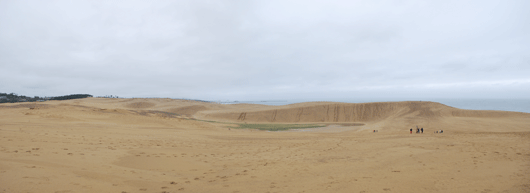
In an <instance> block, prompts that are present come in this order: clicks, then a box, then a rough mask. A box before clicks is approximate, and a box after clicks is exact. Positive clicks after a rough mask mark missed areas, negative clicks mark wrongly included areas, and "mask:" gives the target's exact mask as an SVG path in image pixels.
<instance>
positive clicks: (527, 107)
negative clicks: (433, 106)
mask: <svg viewBox="0 0 530 193" xmlns="http://www.w3.org/2000/svg"><path fill="white" fill-rule="evenodd" d="M314 101H327V102H345V103H368V102H395V101H420V100H419V99H416V100H406V99H333V100H303V99H299V100H260V101H226V102H220V103H223V104H236V103H250V104H262V105H288V104H293V103H301V102H314ZM421 101H431V102H438V103H442V104H444V105H447V106H451V107H455V108H459V109H469V110H498V111H515V112H524V113H530V99H423V100H421Z"/></svg>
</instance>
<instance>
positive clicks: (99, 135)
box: [0, 98, 530, 192]
mask: <svg viewBox="0 0 530 193" xmlns="http://www.w3.org/2000/svg"><path fill="white" fill-rule="evenodd" d="M205 120H208V121H210V122H206V121H205ZM211 121H216V122H211ZM237 123H260V124H264V123H270V124H278V123H283V124H285V123H317V124H326V125H328V126H327V127H323V128H313V129H299V130H291V131H283V132H267V131H259V130H247V129H233V128H234V126H235V125H236V124H237ZM351 123H359V124H351ZM360 125H362V126H360ZM416 125H417V126H419V127H423V128H424V129H425V133H424V134H409V129H410V128H415V127H416ZM228 128H232V129H230V130H229V129H228ZM441 129H443V130H444V133H443V134H436V133H434V131H436V130H441ZM373 130H378V131H379V132H377V133H373V132H372V131H373ZM0 192H530V114H528V113H518V112H502V111H472V110H462V109H457V108H453V107H449V106H445V105H443V104H439V103H433V102H385V103H362V104H351V103H331V102H312V103H299V104H291V105H285V106H266V105H253V104H235V105H222V104H215V103H204V102H198V101H187V100H172V99H99V98H87V99H82V100H69V101H49V102H43V103H18V104H0Z"/></svg>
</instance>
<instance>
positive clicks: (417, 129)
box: [410, 125, 444, 134]
mask: <svg viewBox="0 0 530 193" xmlns="http://www.w3.org/2000/svg"><path fill="white" fill-rule="evenodd" d="M416 133H423V127H422V128H419V127H418V126H417V125H416ZM434 133H444V130H438V131H434ZM410 134H412V128H410Z"/></svg>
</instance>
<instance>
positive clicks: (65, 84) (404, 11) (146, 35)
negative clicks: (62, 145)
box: [0, 0, 530, 100]
mask: <svg viewBox="0 0 530 193" xmlns="http://www.w3.org/2000/svg"><path fill="white" fill-rule="evenodd" d="M529 5H530V3H528V2H527V1H466V2H462V1H440V2H430V1H407V0H404V1H384V0H382V1H329V2H322V1H154V2H148V1H73V2H72V1H54V2H44V1H0V92H16V93H19V94H26V95H64V94H71V93H91V94H94V95H108V94H113V95H119V96H123V97H175V98H181V97H182V98H199V99H210V100H224V99H234V100H250V99H289V98H293V97H296V98H330V97H338V98H347V97H356V96H363V97H379V96H385V97H391V96H396V97H409V96H415V97H438V96H443V97H515V98H528V96H530V82H529V80H530V77H529V76H528V74H530V67H529V66H530V46H529V45H530V35H528V34H530V23H529V20H527V19H526V18H530V14H529V13H528V12H527V10H526V9H525V8H527V7H529Z"/></svg>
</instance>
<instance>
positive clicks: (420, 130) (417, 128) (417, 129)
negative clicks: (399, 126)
mask: <svg viewBox="0 0 530 193" xmlns="http://www.w3.org/2000/svg"><path fill="white" fill-rule="evenodd" d="M420 132H421V133H423V127H422V128H421V129H420V128H419V127H418V126H417V125H416V133H420ZM410 134H412V128H410Z"/></svg>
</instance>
